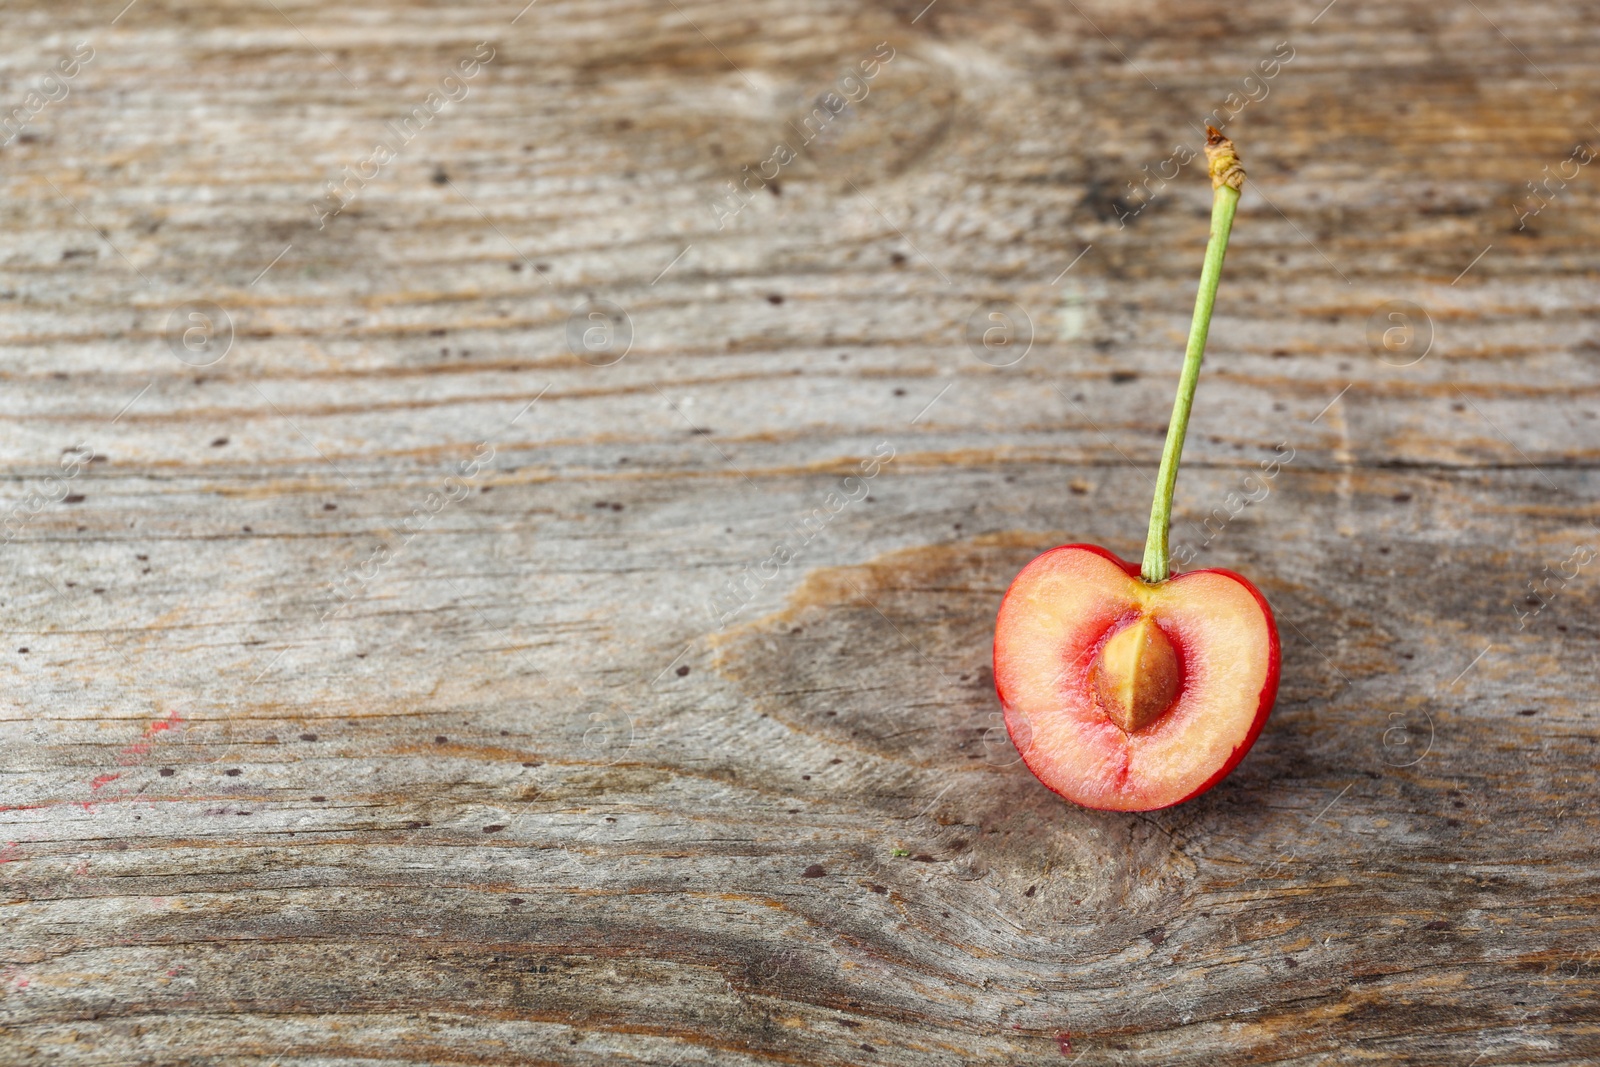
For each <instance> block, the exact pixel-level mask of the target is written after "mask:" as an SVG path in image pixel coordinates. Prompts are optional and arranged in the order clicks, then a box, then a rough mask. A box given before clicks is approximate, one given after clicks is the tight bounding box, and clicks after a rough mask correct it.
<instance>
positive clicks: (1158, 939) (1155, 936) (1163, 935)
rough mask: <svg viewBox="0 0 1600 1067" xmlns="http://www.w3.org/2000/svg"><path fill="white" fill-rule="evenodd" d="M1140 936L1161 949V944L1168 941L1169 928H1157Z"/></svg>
mask: <svg viewBox="0 0 1600 1067" xmlns="http://www.w3.org/2000/svg"><path fill="white" fill-rule="evenodd" d="M1139 936H1140V937H1142V938H1144V939H1145V940H1147V941H1149V942H1150V943H1151V944H1152V945H1155V946H1156V947H1157V948H1159V947H1161V943H1162V942H1163V941H1165V940H1166V939H1167V928H1166V927H1165V926H1157V927H1154V928H1152V929H1149V930H1146V931H1145V932H1144V933H1142V934H1140V935H1139Z"/></svg>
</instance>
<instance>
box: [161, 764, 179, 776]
mask: <svg viewBox="0 0 1600 1067" xmlns="http://www.w3.org/2000/svg"><path fill="white" fill-rule="evenodd" d="M177 773H178V772H177V771H175V770H173V769H172V768H171V767H163V768H161V777H163V778H171V777H172V776H173V775H174V774H177Z"/></svg>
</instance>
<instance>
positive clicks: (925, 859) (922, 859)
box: [911, 852, 938, 863]
mask: <svg viewBox="0 0 1600 1067" xmlns="http://www.w3.org/2000/svg"><path fill="white" fill-rule="evenodd" d="M911 858H912V860H913V861H915V862H917V863H937V862H938V861H937V860H935V859H934V858H933V857H932V856H930V855H928V854H927V853H926V852H919V853H917V854H916V855H915V856H912V857H911Z"/></svg>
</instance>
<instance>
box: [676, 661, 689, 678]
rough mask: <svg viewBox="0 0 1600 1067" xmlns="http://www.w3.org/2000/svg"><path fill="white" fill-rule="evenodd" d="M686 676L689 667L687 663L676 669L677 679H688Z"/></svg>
mask: <svg viewBox="0 0 1600 1067" xmlns="http://www.w3.org/2000/svg"><path fill="white" fill-rule="evenodd" d="M688 675H689V665H688V664H687V663H685V664H684V665H683V666H681V667H679V668H678V677H679V678H686V677H688Z"/></svg>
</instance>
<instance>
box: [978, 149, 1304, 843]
mask: <svg viewBox="0 0 1600 1067" xmlns="http://www.w3.org/2000/svg"><path fill="white" fill-rule="evenodd" d="M1207 135H1208V136H1207V143H1206V158H1207V160H1208V161H1209V164H1210V171H1211V185H1212V189H1213V190H1214V200H1213V203H1212V210H1211V237H1210V240H1209V241H1208V242H1207V244H1206V257H1205V264H1204V266H1203V267H1202V268H1201V271H1200V294H1199V296H1198V297H1197V298H1196V300H1195V309H1194V320H1193V322H1192V324H1191V325H1190V328H1189V343H1188V347H1187V348H1186V350H1185V352H1184V362H1183V372H1182V374H1181V375H1180V377H1179V379H1178V397H1177V400H1176V401H1175V402H1174V404H1173V408H1172V421H1171V423H1170V424H1169V425H1168V428H1167V443H1166V447H1165V448H1164V449H1163V450H1162V454H1161V469H1160V471H1159V472H1158V474H1157V476H1156V494H1155V501H1154V503H1152V504H1151V507H1150V533H1149V536H1148V537H1147V538H1146V540H1145V552H1144V562H1143V565H1142V566H1136V565H1134V564H1132V563H1125V562H1123V561H1122V560H1120V559H1118V558H1117V557H1116V556H1114V555H1112V554H1111V553H1110V552H1107V551H1106V550H1105V549H1103V548H1098V547H1096V546H1094V545H1063V546H1061V547H1060V548H1054V549H1051V550H1050V551H1049V552H1046V553H1045V554H1044V555H1042V556H1040V557H1038V558H1037V559H1035V560H1034V561H1033V562H1032V563H1029V564H1028V565H1027V566H1026V567H1024V568H1023V570H1022V573H1021V574H1019V575H1017V577H1016V580H1015V581H1013V582H1012V583H1011V588H1010V589H1009V590H1008V591H1007V592H1006V596H1005V599H1004V601H1002V602H1001V605H1000V615H999V618H998V619H997V620H996V622H995V634H994V680H995V689H996V691H997V692H998V693H999V696H1000V703H1001V706H1002V707H1003V708H1004V709H1005V716H1006V728H1007V730H1008V731H1010V734H1011V739H1012V741H1013V742H1014V743H1015V744H1016V746H1017V749H1018V751H1020V752H1021V753H1022V758H1023V760H1024V761H1025V762H1026V763H1027V765H1028V769H1029V770H1031V771H1033V773H1034V774H1035V775H1036V776H1037V777H1038V778H1039V780H1040V781H1042V782H1043V783H1044V784H1045V785H1047V786H1049V787H1050V788H1051V789H1053V790H1055V791H1056V792H1057V793H1060V794H1061V795H1062V796H1064V797H1066V798H1067V799H1068V800H1071V801H1074V802H1076V803H1078V804H1082V805H1084V806H1085V807H1090V808H1107V809H1114V810H1118V811H1149V810H1151V809H1154V808H1164V807H1167V806H1168V805H1171V804H1178V803H1181V802H1182V801H1185V800H1188V799H1189V798H1191V797H1194V796H1197V795H1199V794H1200V793H1203V792H1205V791H1206V790H1207V789H1210V788H1211V787H1212V786H1213V785H1215V784H1217V782H1219V781H1221V780H1222V779H1223V778H1224V777H1225V776H1226V775H1227V774H1228V772H1229V771H1231V770H1233V768H1234V767H1235V766H1237V765H1238V763H1239V761H1240V760H1241V759H1243V758H1244V755H1245V753H1246V752H1248V751H1249V750H1250V746H1251V745H1252V744H1254V743H1255V739H1256V736H1257V735H1258V734H1259V733H1260V732H1261V727H1262V725H1263V724H1264V723H1265V722H1266V720H1267V715H1268V713H1269V712H1270V711H1271V710H1272V703H1273V701H1274V699H1276V697H1277V693H1278V655H1279V652H1278V629H1277V625H1276V624H1275V623H1274V622H1273V618H1272V609H1271V608H1269V607H1267V602H1266V599H1265V598H1263V597H1262V595H1261V593H1260V592H1259V591H1257V589H1256V587H1255V586H1253V585H1251V584H1250V583H1249V582H1248V581H1246V580H1245V579H1244V578H1243V577H1241V576H1240V575H1237V574H1234V573H1233V572H1232V571H1223V570H1201V571H1190V572H1189V573H1187V574H1180V575H1177V576H1173V575H1172V574H1171V573H1170V570H1169V566H1168V564H1169V559H1168V551H1167V535H1168V532H1169V528H1170V526H1171V517H1172V492H1173V488H1174V487H1175V486H1176V484H1177V479H1178V461H1179V459H1180V458H1181V456H1182V454H1183V439H1184V435H1185V433H1186V432H1187V431H1188V426H1189V410H1190V408H1191V407H1192V406H1193V404H1194V393H1195V386H1196V384H1197V382H1198V381H1199V377H1200V362H1201V359H1202V358H1203V356H1204V354H1205V346H1206V334H1207V331H1208V330H1209V329H1210V325H1211V311H1212V308H1213V307H1214V306H1215V303H1216V297H1217V283H1218V280H1219V279H1220V278H1221V275H1222V260H1223V255H1224V252H1225V251H1226V249H1227V246H1228V234H1229V232H1230V231H1231V229H1232V227H1233V216H1234V211H1235V209H1236V208H1237V206H1238V203H1239V190H1240V188H1241V187H1242V185H1243V184H1244V169H1243V167H1242V166H1241V165H1240V163H1239V157H1238V154H1237V153H1236V152H1235V151H1234V147H1233V142H1232V141H1229V140H1228V139H1227V138H1226V137H1223V136H1222V134H1220V133H1218V132H1217V131H1216V130H1214V129H1210V128H1209V127H1208V128H1207Z"/></svg>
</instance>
